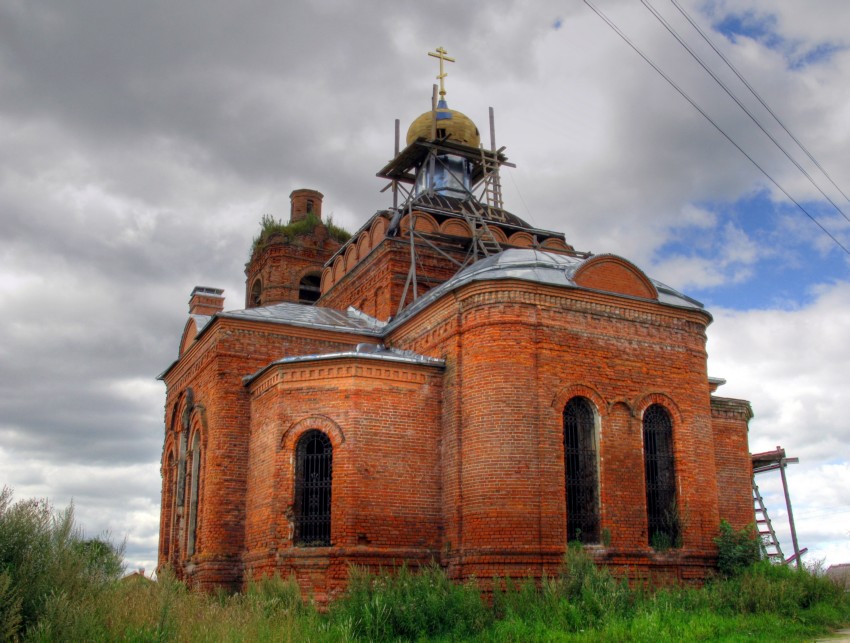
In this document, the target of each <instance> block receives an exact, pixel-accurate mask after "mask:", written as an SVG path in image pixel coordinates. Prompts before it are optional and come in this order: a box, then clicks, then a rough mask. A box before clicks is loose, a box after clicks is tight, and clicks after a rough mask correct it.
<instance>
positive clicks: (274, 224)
mask: <svg viewBox="0 0 850 643" xmlns="http://www.w3.org/2000/svg"><path fill="white" fill-rule="evenodd" d="M321 223H322V222H321V220H320V219H319V217H317V216H316V215H315V214H313V213H310V214H308V215H307V216H305V217H304V218H303V219H299V220H298V221H292V222H290V223H284V222H283V221H282V220H281V219H275V218H274V217H273V216H272V215H270V214H264V215H263V217H262V219H260V234H259V235H257V236H256V237H254V241H253V243H252V244H251V254H252V255H253V254H254V253H255V252H256V251H257V250H260V249H262V248H264V247H265V245H266V244H267V243H268V242H269V239H270V238H271V237H272V235H275V234H279V235H282V236H283V237H285V238H286V240H287V241H292V240H293V239H295V238H296V237H299V236H303V235H306V234H310V233H312V232H313V230H315V229H316V226H318V225H320V224H321ZM325 227H326V228H327V230H328V234H329V235H330V236H331V238H332V239H335V240H336V241H339V242H340V243H345V242H346V241H348V240H349V239H350V238H351V233H350V232H348V230H345V229H344V228H341V227H339V226H338V225H335V224H334V222H333V217H328V220H327V222H326V223H325Z"/></svg>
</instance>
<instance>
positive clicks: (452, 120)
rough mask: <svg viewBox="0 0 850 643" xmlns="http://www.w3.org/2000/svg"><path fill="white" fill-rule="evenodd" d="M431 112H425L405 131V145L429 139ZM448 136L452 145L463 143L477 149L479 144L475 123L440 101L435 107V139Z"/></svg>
mask: <svg viewBox="0 0 850 643" xmlns="http://www.w3.org/2000/svg"><path fill="white" fill-rule="evenodd" d="M432 118H433V116H432V114H431V111H430V110H429V111H427V112H425V113H424V114H422V115H421V116H419V117H418V118H417V119H416V120H415V121H413V122H412V123H411V124H410V127H409V128H408V130H407V144H408V145H410V144H411V143H412V142H413V141H415V140H416V139H417V138H419V137H422V138H424V139H430V138H431V122H432V121H431V119H432ZM443 136H448V137H449V140H450V141H452V142H454V143H463V144H464V145H470V146H472V147H478V146H479V145H480V143H481V135H480V134H479V133H478V128H477V127H475V123H473V122H472V120H470V118H469V117H468V116H466V114H462V113H461V112H458V111H455V110H453V109H449V106H448V105H447V104H446V101H444V100H441V101H440V102H439V103H438V105H437V138H442V137H443Z"/></svg>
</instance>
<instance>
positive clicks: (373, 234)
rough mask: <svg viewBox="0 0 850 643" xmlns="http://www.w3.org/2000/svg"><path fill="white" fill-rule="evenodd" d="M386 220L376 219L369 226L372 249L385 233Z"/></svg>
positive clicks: (382, 218)
mask: <svg viewBox="0 0 850 643" xmlns="http://www.w3.org/2000/svg"><path fill="white" fill-rule="evenodd" d="M387 225H388V224H387V220H386V219H385V218H384V217H376V218H375V220H374V221H373V222H372V225H371V226H369V238H370V240H371V241H372V247H373V248H374V247H375V246H377V245H378V244H379V243H380V242H381V240H382V239H383V238H384V235H385V234H386V232H387Z"/></svg>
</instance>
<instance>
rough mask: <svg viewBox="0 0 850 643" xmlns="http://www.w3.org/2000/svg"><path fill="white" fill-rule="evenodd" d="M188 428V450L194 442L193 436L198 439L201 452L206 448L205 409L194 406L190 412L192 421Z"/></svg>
mask: <svg viewBox="0 0 850 643" xmlns="http://www.w3.org/2000/svg"><path fill="white" fill-rule="evenodd" d="M190 422H191V425H190V428H189V442H188V444H189V448H190V449H191V448H192V442H193V441H194V440H195V435H198V436H199V437H200V440H201V442H200V445H201V450H206V448H207V433H208V431H207V419H206V412H205V409H204V408H203V407H202V406H201V407H199V406H197V405H196V406H195V408H194V409H193V410H192V419H191V420H190Z"/></svg>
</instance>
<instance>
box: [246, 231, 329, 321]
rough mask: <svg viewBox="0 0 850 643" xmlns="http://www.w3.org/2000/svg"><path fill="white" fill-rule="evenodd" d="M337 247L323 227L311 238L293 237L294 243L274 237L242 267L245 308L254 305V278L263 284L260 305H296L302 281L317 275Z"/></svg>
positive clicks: (278, 236) (306, 236)
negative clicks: (282, 303)
mask: <svg viewBox="0 0 850 643" xmlns="http://www.w3.org/2000/svg"><path fill="white" fill-rule="evenodd" d="M340 245H341V244H340V243H339V242H338V241H334V240H333V239H331V238H330V237H328V232H327V229H326V228H325V227H324V226H323V225H319V226H317V227H316V228H315V230H314V232H313V234H312V235H303V236H300V237H296V238H295V239H294V240H293V241H287V240H286V238H285V237H284V236H282V235H273V236H272V237H271V238H270V240H269V242H268V243H267V244H266V246H265V247H263V248H261V249H259V250H257V251H256V252H255V253H254V254H253V256H252V257H251V260H250V261H249V262H248V265H247V266H246V267H245V277H246V279H245V307H246V308H251V307H252V306H253V303H252V301H251V293H252V289H253V287H254V283H255V282H256V280H257V279H259V280H260V283H261V284H262V288H261V294H260V305H261V306H270V305H272V304H278V303H280V302H283V301H291V302H298V291H299V285H300V283H301V279H302V278H303V277H304V276H305V275H307V274H316V275H317V276H320V275H321V273H322V267H323V266H324V263H325V262H326V261H327V260H328V259H330V258H331V256H332V255H333V253H334V252H336V251H337V250H338V249H339V247H340Z"/></svg>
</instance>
